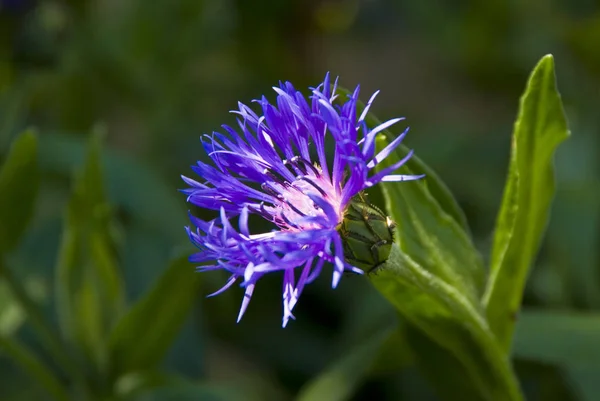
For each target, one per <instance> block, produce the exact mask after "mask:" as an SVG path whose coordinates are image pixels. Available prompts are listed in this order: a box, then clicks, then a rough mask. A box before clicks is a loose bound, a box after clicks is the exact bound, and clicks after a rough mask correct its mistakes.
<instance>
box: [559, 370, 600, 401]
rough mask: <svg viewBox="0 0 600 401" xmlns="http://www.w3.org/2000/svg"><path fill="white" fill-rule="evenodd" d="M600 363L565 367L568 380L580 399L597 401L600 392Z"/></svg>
mask: <svg viewBox="0 0 600 401" xmlns="http://www.w3.org/2000/svg"><path fill="white" fill-rule="evenodd" d="M598 370H600V363H599V364H598V365H596V366H582V367H579V366H569V367H567V368H566V369H565V374H566V376H567V382H568V383H569V387H571V388H572V389H573V392H574V393H575V394H577V397H578V399H579V400H580V401H597V400H598V394H600V382H599V381H598Z"/></svg>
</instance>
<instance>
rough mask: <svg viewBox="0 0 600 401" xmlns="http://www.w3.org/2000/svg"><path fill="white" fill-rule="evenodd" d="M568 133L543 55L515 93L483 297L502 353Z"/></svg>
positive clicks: (543, 225) (551, 72) (549, 59)
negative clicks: (505, 175) (515, 108)
mask: <svg viewBox="0 0 600 401" xmlns="http://www.w3.org/2000/svg"><path fill="white" fill-rule="evenodd" d="M568 136H569V131H568V128H567V121H566V118H565V114H564V111H563V107H562V103H561V100H560V95H559V93H558V91H557V88H556V78H555V74H554V59H553V58H552V56H551V55H547V56H545V57H543V58H542V59H541V60H540V62H539V63H538V65H537V66H536V67H535V68H534V70H533V72H532V73H531V76H530V78H529V81H528V83H527V88H526V89H525V93H524V94H523V96H522V97H521V101H520V106H519V114H518V117H517V120H516V122H515V127H514V132H513V142H512V151H511V160H510V165H509V172H508V178H507V181H506V185H505V190H504V196H503V199H502V205H501V208H500V212H499V214H498V220H497V222H496V230H495V234H494V245H493V249H492V255H491V264H490V278H489V282H488V286H487V289H486V294H485V296H484V303H485V305H486V307H487V315H488V319H489V322H490V326H491V328H492V330H493V331H494V333H495V334H496V336H497V337H498V340H499V341H500V343H501V344H502V347H503V348H504V349H505V350H507V351H508V350H509V349H510V344H511V338H512V333H513V330H514V322H515V315H516V313H517V312H518V310H519V305H520V304H521V299H522V296H523V290H524V287H525V282H526V280H527V273H528V271H529V268H530V266H531V264H532V262H533V260H534V258H535V255H536V254H537V250H538V247H539V245H540V241H541V238H542V235H543V232H544V230H545V228H546V223H547V220H548V212H549V209H550V203H551V202H552V198H553V197H554V169H553V155H554V152H555V150H556V147H557V146H558V145H559V144H560V143H561V142H562V141H564V140H565V139H566V138H567V137H568Z"/></svg>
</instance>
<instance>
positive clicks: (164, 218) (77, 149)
mask: <svg viewBox="0 0 600 401" xmlns="http://www.w3.org/2000/svg"><path fill="white" fill-rule="evenodd" d="M84 154H85V145H84V143H82V141H81V140H80V139H77V138H73V137H70V136H67V135H63V134H58V133H48V134H45V135H43V136H42V137H41V138H40V164H41V166H42V168H44V170H47V171H51V172H57V173H61V174H69V173H70V172H71V171H72V170H73V169H74V168H75V167H76V166H78V165H79V164H81V162H82V160H83V157H84ZM102 162H103V163H102V164H103V166H105V172H106V184H107V189H108V193H109V195H110V199H111V201H112V203H115V204H117V205H118V206H120V207H122V208H123V209H124V210H126V211H127V212H128V213H129V214H131V216H133V217H134V218H137V219H139V220H141V221H144V222H147V223H148V225H149V226H150V227H153V228H157V229H158V231H159V233H160V234H162V235H165V236H166V237H167V239H168V240H169V241H171V242H172V243H173V244H180V243H181V241H182V240H181V238H182V235H181V233H182V227H183V226H184V224H185V208H184V203H183V202H180V201H179V198H178V197H177V191H176V190H175V189H173V188H172V187H170V186H167V185H166V184H165V183H164V182H163V181H162V180H161V179H159V175H158V174H157V173H156V171H155V169H154V168H153V166H146V165H144V164H142V163H140V162H138V161H136V160H132V159H131V158H127V157H124V156H122V155H120V154H119V153H117V152H115V151H111V150H107V151H106V152H103V156H102ZM181 199H183V198H181Z"/></svg>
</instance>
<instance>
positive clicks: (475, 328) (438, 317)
mask: <svg viewBox="0 0 600 401" xmlns="http://www.w3.org/2000/svg"><path fill="white" fill-rule="evenodd" d="M369 278H370V279H371V282H372V283H373V284H374V285H375V287H376V288H377V289H378V290H379V291H380V292H381V293H382V294H383V295H384V296H385V297H386V298H387V299H388V301H390V302H391V303H392V304H393V305H394V306H395V307H396V309H398V311H400V313H401V314H402V315H403V316H405V317H406V318H407V319H408V320H410V321H411V322H412V323H413V324H414V325H416V326H417V327H419V328H420V329H421V330H422V331H423V332H425V333H426V334H427V335H428V336H429V337H430V338H431V339H432V340H433V341H435V342H436V343H438V344H439V345H441V346H442V347H444V348H446V349H447V350H449V351H450V352H452V353H453V354H454V355H455V356H456V357H457V359H458V360H459V361H460V362H461V363H462V364H463V365H464V367H465V368H466V369H467V371H468V372H469V374H470V379H471V380H472V381H473V383H474V385H475V387H476V388H478V390H479V392H480V393H481V395H482V396H483V398H484V399H488V400H494V401H495V400H503V401H522V400H523V399H524V398H523V395H522V393H521V391H520V389H519V385H518V382H517V379H516V377H515V374H514V372H513V370H512V367H511V364H510V361H509V359H508V356H507V355H506V354H505V353H504V352H503V351H502V348H501V347H500V344H499V343H498V341H497V340H496V338H495V336H494V335H493V333H492V331H491V330H490V328H489V326H488V324H487V321H486V320H485V318H484V315H483V312H482V308H481V306H480V305H474V304H473V303H472V301H470V300H469V299H468V298H467V297H465V296H464V295H463V294H461V293H460V292H459V291H457V289H456V288H454V287H453V286H451V285H449V284H447V283H446V282H445V281H443V280H441V279H439V278H438V277H436V276H433V275H432V274H431V273H430V272H429V271H427V270H426V269H424V268H423V267H421V266H420V265H419V264H417V263H416V262H415V261H414V260H412V259H411V258H410V257H409V256H407V255H406V254H405V253H404V252H403V251H402V250H401V249H400V248H399V247H398V245H397V244H394V245H393V247H392V251H391V254H390V257H389V259H388V261H387V262H386V263H385V265H384V266H382V267H381V268H380V269H378V270H377V271H376V272H375V273H374V274H371V275H370V276H369Z"/></svg>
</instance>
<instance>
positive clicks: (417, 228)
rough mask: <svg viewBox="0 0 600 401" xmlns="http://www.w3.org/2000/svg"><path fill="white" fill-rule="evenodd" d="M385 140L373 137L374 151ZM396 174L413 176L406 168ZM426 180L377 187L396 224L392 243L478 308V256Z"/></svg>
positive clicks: (388, 160) (395, 157) (395, 155)
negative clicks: (374, 141) (374, 139)
mask: <svg viewBox="0 0 600 401" xmlns="http://www.w3.org/2000/svg"><path fill="white" fill-rule="evenodd" d="M388 140H391V138H386V137H384V136H380V137H379V138H377V146H378V148H380V149H381V148H383V147H385V146H386V145H387V143H388ZM402 157H404V152H403V151H402V150H399V151H396V152H393V153H391V154H390V155H389V156H388V157H387V158H386V159H385V160H384V161H383V162H382V163H380V164H381V167H380V168H385V167H386V166H389V165H391V164H393V163H395V162H396V161H398V160H400V159H401V158H402ZM399 172H400V174H415V171H413V170H410V168H409V167H408V166H406V165H405V166H403V167H401V168H400V170H399ZM428 181H429V177H425V178H423V180H420V181H416V182H399V183H394V182H386V183H382V184H381V185H380V186H381V190H382V192H383V196H384V198H385V202H386V210H387V211H388V213H389V214H390V216H391V217H392V219H393V220H394V221H395V222H396V224H397V229H396V242H397V243H398V245H399V246H400V248H401V249H402V251H403V252H405V253H407V254H408V255H410V257H411V258H412V259H413V260H414V261H415V262H416V263H418V264H419V265H420V266H421V267H423V268H424V269H426V270H427V272H428V273H430V274H433V275H435V276H436V277H437V278H439V279H441V280H443V281H445V282H446V283H447V284H450V285H452V286H454V287H455V288H457V289H458V290H460V291H461V292H462V294H463V295H465V296H466V297H467V298H468V299H469V302H470V303H471V304H473V305H478V304H479V298H480V294H481V291H482V290H483V280H484V267H483V261H482V259H481V256H480V255H479V253H478V252H477V250H476V249H475V246H474V245H473V243H472V241H471V239H470V237H469V235H468V234H467V233H466V232H465V231H464V230H463V229H462V228H461V227H460V225H459V224H458V223H457V222H456V221H455V220H454V219H453V218H452V217H451V216H450V215H448V214H446V212H445V211H444V210H443V209H442V208H441V207H440V205H439V203H438V202H437V200H436V199H435V198H434V197H433V196H432V194H431V192H430V191H429V188H428ZM477 308H478V306H477Z"/></svg>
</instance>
